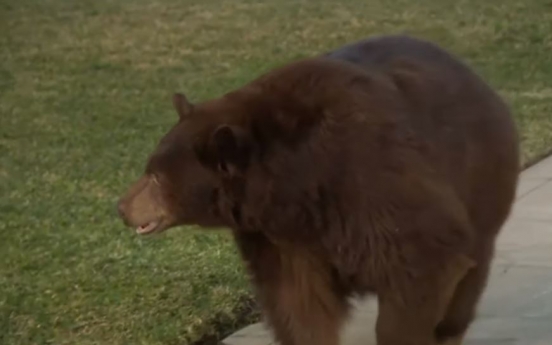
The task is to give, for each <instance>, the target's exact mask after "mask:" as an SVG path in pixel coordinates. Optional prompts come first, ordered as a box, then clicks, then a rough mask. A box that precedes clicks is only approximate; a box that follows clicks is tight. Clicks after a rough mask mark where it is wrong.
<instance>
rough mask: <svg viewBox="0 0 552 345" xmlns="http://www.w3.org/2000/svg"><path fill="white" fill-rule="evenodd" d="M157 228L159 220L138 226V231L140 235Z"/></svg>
mask: <svg viewBox="0 0 552 345" xmlns="http://www.w3.org/2000/svg"><path fill="white" fill-rule="evenodd" d="M155 228H157V222H149V223H147V224H144V225H142V226H140V227H138V228H136V233H137V234H140V235H144V234H147V233H150V232H152V231H153V230H155Z"/></svg>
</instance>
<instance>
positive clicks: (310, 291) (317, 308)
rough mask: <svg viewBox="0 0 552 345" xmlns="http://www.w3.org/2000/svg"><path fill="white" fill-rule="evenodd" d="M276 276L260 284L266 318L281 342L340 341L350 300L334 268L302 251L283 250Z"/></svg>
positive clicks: (326, 344) (325, 344)
mask: <svg viewBox="0 0 552 345" xmlns="http://www.w3.org/2000/svg"><path fill="white" fill-rule="evenodd" d="M278 261H279V265H278V266H277V267H270V268H269V267H267V269H271V270H273V271H272V277H273V279H272V280H271V281H270V282H265V283H261V284H259V285H257V288H258V293H259V298H260V302H261V305H262V308H263V312H264V316H265V318H266V321H267V322H268V324H269V325H270V326H271V328H272V329H273V331H274V335H275V337H276V340H278V342H279V344H281V345H339V334H340V329H341V326H342V324H343V322H344V321H345V318H346V315H347V311H348V304H347V301H346V298H345V295H344V294H343V293H342V292H340V291H339V288H337V287H336V283H335V282H334V281H333V280H332V276H331V272H330V271H329V269H328V268H326V267H325V266H324V265H323V264H321V263H319V262H318V261H317V260H316V259H315V258H313V257H309V256H308V254H305V253H304V252H300V251H293V250H292V251H286V252H281V254H280V256H279V260H278Z"/></svg>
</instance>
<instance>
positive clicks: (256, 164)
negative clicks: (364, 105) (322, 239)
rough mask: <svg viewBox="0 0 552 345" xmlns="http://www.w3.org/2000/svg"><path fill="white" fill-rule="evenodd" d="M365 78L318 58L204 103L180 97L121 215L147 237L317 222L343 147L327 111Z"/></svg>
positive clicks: (344, 103)
mask: <svg viewBox="0 0 552 345" xmlns="http://www.w3.org/2000/svg"><path fill="white" fill-rule="evenodd" d="M353 77H354V78H356V79H353ZM358 79H359V78H358V73H357V72H355V70H353V69H352V68H351V67H347V66H342V65H339V64H338V63H337V62H332V61H329V60H320V59H319V60H311V61H308V60H307V61H303V62H299V63H296V64H292V65H288V66H287V67H284V68H283V69H279V70H276V71H273V72H271V73H268V74H267V75H265V76H264V77H261V78H259V79H257V80H256V81H254V82H252V83H250V84H248V85H246V86H244V87H242V88H240V89H238V90H236V91H233V92H230V93H227V94H225V95H224V96H222V97H220V98H216V99H212V100H208V101H205V102H202V103H198V104H191V103H190V102H188V101H187V100H186V97H185V96H184V95H182V94H175V95H174V97H173V103H174V107H175V108H176V111H177V112H178V114H179V119H178V122H177V123H176V124H175V125H174V126H173V128H171V129H170V130H169V132H168V133H167V134H165V136H164V137H163V138H162V139H161V140H160V142H159V144H158V146H157V148H156V149H155V150H154V152H153V153H152V154H151V155H150V157H149V159H148V162H147V165H146V169H145V172H144V174H143V176H142V177H141V178H139V179H138V181H137V182H135V183H134V184H133V185H132V186H131V187H130V188H129V190H128V192H127V193H126V195H124V196H123V197H122V198H121V199H120V201H119V203H118V209H119V214H120V215H121V218H122V219H123V220H124V221H125V223H126V224H127V225H128V226H132V227H135V228H136V229H137V232H138V233H141V234H146V233H153V232H159V231H162V230H166V229H168V228H170V227H174V226H178V225H199V226H201V227H231V228H234V229H236V228H241V229H246V228H249V229H253V228H260V227H262V228H263V229H268V228H287V229H289V231H302V230H300V229H307V228H309V227H312V226H315V225H313V224H315V223H316V224H318V223H319V220H317V219H315V218H317V216H316V214H317V212H318V211H317V210H314V208H315V207H322V206H320V205H324V202H322V201H320V200H321V198H322V199H323V197H324V195H323V194H324V191H323V190H322V189H323V188H321V186H322V185H324V184H328V183H330V182H329V180H330V177H331V176H335V175H340V174H341V173H340V172H339V171H338V170H339V169H342V167H340V166H335V165H332V164H330V162H332V159H333V160H335V158H336V157H338V156H340V153H339V152H338V150H337V149H336V148H337V147H338V146H335V145H330V143H331V142H333V141H332V140H333V139H329V137H330V136H333V134H332V133H333V132H334V130H333V129H332V130H329V129H328V128H329V127H328V126H330V125H331V124H332V123H333V122H334V121H333V120H331V119H327V116H334V115H331V114H336V113H338V112H339V111H340V110H339V109H348V107H351V106H354V102H353V101H351V99H350V98H348V97H349V96H347V95H350V94H351V87H349V88H346V86H347V85H348V84H346V83H349V84H350V83H351V82H350V80H353V81H356V80H358ZM343 90H347V92H345V91H343ZM342 93H344V95H342ZM351 113H353V114H354V112H353V111H351ZM331 126H332V128H333V125H331ZM335 128H336V129H335V130H342V129H341V128H340V127H335ZM315 129H316V130H315ZM332 157H333V158H332ZM332 171H333V172H332ZM316 205H318V206H316ZM311 223H312V224H311ZM265 231H269V230H265ZM305 231H306V230H305Z"/></svg>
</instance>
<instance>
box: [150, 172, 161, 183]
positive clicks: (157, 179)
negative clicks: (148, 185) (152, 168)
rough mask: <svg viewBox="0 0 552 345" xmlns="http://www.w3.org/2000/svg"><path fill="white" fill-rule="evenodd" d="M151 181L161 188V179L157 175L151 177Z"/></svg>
mask: <svg viewBox="0 0 552 345" xmlns="http://www.w3.org/2000/svg"><path fill="white" fill-rule="evenodd" d="M151 180H152V181H153V183H155V184H156V185H158V186H160V185H161V182H159V177H158V176H157V175H155V174H153V175H151Z"/></svg>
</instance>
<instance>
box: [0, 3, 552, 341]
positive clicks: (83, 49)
mask: <svg viewBox="0 0 552 345" xmlns="http://www.w3.org/2000/svg"><path fill="white" fill-rule="evenodd" d="M0 32H1V34H0V196H1V200H0V254H1V259H0V343H2V344H25V345H27V344H193V343H195V342H198V341H203V343H209V342H211V343H212V342H213V339H216V337H218V336H221V335H222V334H224V333H227V331H229V330H231V329H232V328H235V327H237V326H238V325H239V324H242V323H244V322H247V321H249V320H250V319H251V317H253V316H254V314H253V316H251V313H249V311H251V305H250V304H248V303H245V302H244V301H248V300H249V299H250V297H251V296H250V289H249V287H248V285H247V281H246V278H245V275H244V270H243V268H242V266H241V264H240V261H239V258H238V256H237V253H236V250H235V249H234V246H233V244H232V242H231V239H230V237H229V236H228V234H226V233H225V232H209V233H208V232H204V231H201V230H200V229H183V228H180V229H174V230H172V231H169V232H167V233H165V234H162V235H159V236H153V237H138V236H136V235H134V234H133V233H132V231H130V230H127V229H125V228H124V227H123V226H122V224H121V222H120V221H119V220H118V219H117V217H116V213H115V209H114V204H115V202H116V200H117V198H118V196H119V195H120V194H121V193H122V192H123V191H124V189H125V188H126V186H127V185H128V184H129V183H130V182H131V181H132V180H133V179H134V178H136V177H137V176H138V175H139V174H140V172H141V171H142V169H143V165H144V163H145V160H146V158H147V156H148V154H149V153H150V152H151V150H152V149H153V148H154V146H155V144H156V142H157V140H158V139H159V138H160V136H161V135H162V134H163V133H164V132H165V131H166V130H167V129H168V128H169V127H170V126H171V125H172V124H173V123H174V122H175V120H176V115H175V114H174V111H173V110H172V107H171V103H170V95H171V93H172V92H173V91H177V90H178V91H183V92H185V93H186V94H187V95H188V96H189V98H190V99H192V100H193V101H199V100H204V99H206V98H209V97H214V96H218V95H221V94H222V93H224V92H226V91H228V90H230V89H232V88H235V87H238V86H240V85H242V84H244V83H246V82H247V81H249V80H251V79H252V78H254V77H255V76H257V75H258V74H259V73H262V72H263V71H266V70H267V69H269V68H271V67H274V66H277V65H280V64H283V63H285V62H288V61H290V60H293V59H296V58H300V57H305V56H309V55H314V54H318V53H321V52H323V51H326V50H329V49H332V48H334V47H337V46H340V45H342V44H345V43H349V42H352V41H354V40H357V39H361V38H365V37H368V36H370V35H375V34H382V33H398V32H407V33H411V34H415V35H418V36H421V37H425V38H428V39H431V40H433V41H435V42H437V43H439V44H441V45H443V46H444V47H446V48H448V49H449V50H451V51H452V52H454V53H456V54H458V55H460V56H462V57H463V58H464V59H465V60H466V61H467V62H468V63H470V64H471V65H472V66H474V68H475V69H476V70H477V71H478V72H479V73H481V74H482V75H483V76H484V77H485V78H486V79H487V80H488V81H489V82H490V83H491V84H492V85H493V86H495V87H496V88H497V89H498V90H499V91H500V92H501V93H502V94H503V95H504V96H505V97H506V99H507V100H508V102H510V104H511V105H512V107H513V109H514V113H515V116H516V120H517V123H518V124H519V128H520V132H521V136H522V145H523V160H524V162H529V161H531V160H532V159H535V158H536V157H539V156H540V155H542V154H544V153H546V152H548V150H549V149H550V148H552V82H551V80H552V63H551V60H550V59H551V52H552V1H550V0H527V1H523V2H520V1H515V0H503V1H500V2H498V1H479V0H456V1H448V0H425V1H416V2H415V1H406V0H386V1H383V0H382V1H372V0H370V1H361V0H342V1H339V2H337V1H291V0H285V1H262V2H260V1H245V0H240V1H237V0H236V1H222V0H204V1H201V2H200V1H185V0H178V1H177V0H157V1H145V0H133V1H131V0H118V1H112V0H97V1H92V0H83V1H67V0H65V1H64V0H42V1H38V0H2V1H1V2H0Z"/></svg>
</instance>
